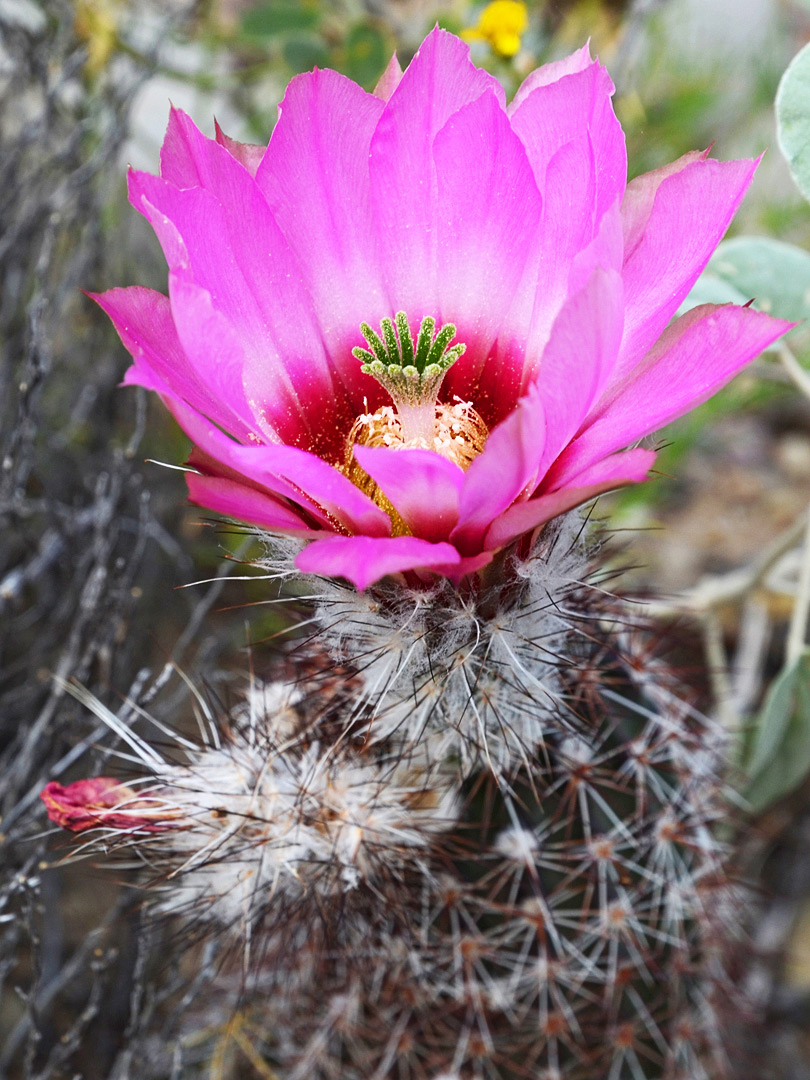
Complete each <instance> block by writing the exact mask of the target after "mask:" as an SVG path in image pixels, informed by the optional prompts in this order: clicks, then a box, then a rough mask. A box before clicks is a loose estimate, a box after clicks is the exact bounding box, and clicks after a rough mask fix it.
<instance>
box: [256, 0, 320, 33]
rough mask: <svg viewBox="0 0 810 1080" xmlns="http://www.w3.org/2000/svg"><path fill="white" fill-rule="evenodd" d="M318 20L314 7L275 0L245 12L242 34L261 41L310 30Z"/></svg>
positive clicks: (316, 10)
mask: <svg viewBox="0 0 810 1080" xmlns="http://www.w3.org/2000/svg"><path fill="white" fill-rule="evenodd" d="M318 19H319V13H318V9H317V8H316V7H310V6H308V5H306V4H300V3H290V2H288V0H286V2H283V0H275V2H271V3H268V4H258V5H257V6H256V7H253V8H250V9H249V10H248V11H246V12H245V15H244V17H243V19H242V32H243V34H244V35H245V36H246V37H248V38H257V39H259V40H262V39H264V38H270V37H276V36H277V35H279V34H289V33H291V32H295V31H301V30H310V29H311V28H312V27H313V26H315V24H316V23H317V22H318Z"/></svg>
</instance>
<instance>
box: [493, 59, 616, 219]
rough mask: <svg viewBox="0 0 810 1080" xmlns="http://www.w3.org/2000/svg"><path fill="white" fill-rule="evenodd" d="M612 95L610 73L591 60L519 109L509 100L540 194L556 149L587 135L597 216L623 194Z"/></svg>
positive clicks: (539, 91) (542, 88)
mask: <svg viewBox="0 0 810 1080" xmlns="http://www.w3.org/2000/svg"><path fill="white" fill-rule="evenodd" d="M540 70H541V71H542V70H543V69H542V68H541V69H540ZM612 94H613V83H612V82H611V80H610V76H609V75H608V73H607V71H606V70H605V69H604V68H603V67H602V65H601V64H600V63H599V62H598V61H594V62H593V63H589V64H588V66H587V67H585V68H584V69H583V70H581V71H578V72H576V73H575V74H571V75H569V76H568V77H567V78H563V79H561V80H560V81H558V82H554V83H552V84H550V85H541V86H540V87H539V88H538V89H535V90H534V91H533V92H532V93H531V94H529V95H528V96H526V97H525V99H522V100H521V103H520V105H519V106H518V107H515V104H514V103H513V112H512V115H511V119H512V126H513V127H514V129H515V132H516V133H517V135H518V136H519V137H520V139H521V141H522V142H523V144H524V146H525V147H526V153H527V154H528V157H529V161H530V162H531V166H532V169H533V170H534V175H535V178H536V180H537V184H538V187H539V188H540V191H541V193H543V191H544V187H545V183H546V170H547V168H548V166H549V163H550V162H551V159H552V158H553V157H554V155H555V154H556V153H557V151H558V150H560V149H561V148H562V147H563V146H565V145H566V143H570V142H572V141H574V140H577V139H580V138H582V137H583V136H584V135H587V136H588V137H589V139H590V143H591V146H592V148H593V156H594V167H595V174H596V178H597V185H596V197H595V206H594V210H595V213H596V217H597V219H598V218H599V217H601V215H602V214H603V213H604V211H605V210H606V209H607V208H608V207H609V206H612V205H613V204H614V203H615V202H616V200H617V198H619V197H620V196H621V195H622V193H623V192H624V188H625V184H626V182H627V152H626V150H625V143H624V132H623V131H622V128H621V124H620V123H619V121H618V120H617V119H616V115H615V113H614V112H613V103H612V101H611V96H612Z"/></svg>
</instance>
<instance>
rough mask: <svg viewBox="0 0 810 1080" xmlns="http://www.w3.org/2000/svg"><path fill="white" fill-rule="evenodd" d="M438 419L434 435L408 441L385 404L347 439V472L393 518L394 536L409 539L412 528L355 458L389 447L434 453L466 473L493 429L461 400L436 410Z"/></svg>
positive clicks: (366, 415)
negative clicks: (363, 449)
mask: <svg viewBox="0 0 810 1080" xmlns="http://www.w3.org/2000/svg"><path fill="white" fill-rule="evenodd" d="M433 411H434V420H433V432H432V437H431V435H430V434H428V435H427V437H426V436H425V435H418V436H416V437H415V438H411V439H406V438H405V437H404V432H403V430H402V424H401V422H400V418H399V416H398V415H397V412H396V410H395V409H394V408H393V406H391V405H383V407H382V408H381V409H377V411H376V412H374V413H361V414H360V416H358V417H357V419H356V420H355V422H354V423H353V424H352V426H351V429H350V431H349V434H348V436H347V438H346V452H345V463H344V466H343V472H344V473H345V474H346V476H347V477H348V478H349V479H350V480H351V482H352V483H353V484H355V485H356V486H357V487H359V488H360V490H361V491H363V492H365V494H366V495H368V496H369V498H371V499H373V500H374V502H375V503H376V504H377V505H378V506H379V507H380V508H381V509H382V510H385V512H386V513H387V514H388V515H389V517H390V518H391V524H392V526H393V535H394V536H407V535H408V534H409V531H410V530H409V529H408V527H407V525H406V524H405V522H404V521H403V520H402V518H401V517H400V515H399V514H398V513H397V511H396V509H395V508H394V506H393V505H392V503H391V502H390V500H389V499H387V498H386V497H385V495H384V494H383V492H382V491H381V490H380V488H379V486H378V485H377V484H376V483H375V481H374V480H372V479H371V477H370V476H369V475H368V473H367V472H366V471H365V469H363V468H361V466H360V465H359V463H358V462H357V459H356V458H355V456H354V448H355V446H358V445H359V446H376V447H389V448H390V449H392V450H408V449H417V450H433V451H435V452H436V453H437V454H441V455H442V457H446V458H447V459H448V460H449V461H452V462H455V464H456V465H458V466H460V467H461V468H462V469H464V470H465V471H466V470H467V469H468V468H469V467H470V465H471V464H472V462H473V461H474V460H475V459H476V458H477V457H478V455H479V454H480V453H481V451H482V450H483V449H484V444H485V443H486V441H487V436H488V434H489V430H488V428H487V425H486V424H485V423H484V421H483V420H482V419H481V417H480V416H479V415H478V413H477V412H476V411H475V409H474V408H473V407H472V404H471V403H470V402H469V401H462V400H461V399H460V398H457V399H456V400H455V401H454V402H453V403H452V404H437V405H435V406H434V407H433Z"/></svg>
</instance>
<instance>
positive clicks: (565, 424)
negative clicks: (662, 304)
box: [537, 269, 624, 474]
mask: <svg viewBox="0 0 810 1080" xmlns="http://www.w3.org/2000/svg"><path fill="white" fill-rule="evenodd" d="M623 322H624V305H623V288H622V279H621V277H620V276H619V274H618V273H617V272H616V271H615V270H601V269H597V270H595V271H594V273H593V274H592V276H591V279H590V281H589V282H588V283H587V284H586V286H585V288H584V289H582V290H581V291H580V292H579V293H576V294H574V295H573V296H570V297H569V298H568V300H566V302H565V304H564V305H563V307H562V310H561V311H560V314H559V315H558V316H557V319H556V320H555V322H554V326H553V327H552V330H551V336H550V338H549V342H548V345H547V346H546V348H545V351H544V353H543V359H542V360H541V362H540V370H539V372H538V374H537V385H538V390H539V396H540V400H541V401H542V403H543V410H544V414H545V418H546V445H545V449H544V452H543V457H542V461H541V463H540V472H541V474H542V472H543V471H544V469H545V468H547V467H548V466H549V465H550V464H551V462H553V461H554V459H555V458H556V457H557V455H558V454H559V453H560V451H561V450H562V449H563V447H564V446H566V445H567V443H568V442H569V441H570V440H571V438H572V437H573V436H574V435H575V434H576V432H577V431H578V430H579V427H580V424H581V423H582V421H583V419H584V418H585V417H586V416H587V414H588V411H589V409H590V408H591V405H592V404H593V403H594V401H595V400H596V398H597V396H598V395H599V393H600V392H601V390H602V388H603V387H604V385H605V382H606V381H607V378H608V376H609V375H610V372H611V370H612V368H613V365H614V363H615V361H616V356H617V354H618V351H619V344H620V342H621V339H622V327H623Z"/></svg>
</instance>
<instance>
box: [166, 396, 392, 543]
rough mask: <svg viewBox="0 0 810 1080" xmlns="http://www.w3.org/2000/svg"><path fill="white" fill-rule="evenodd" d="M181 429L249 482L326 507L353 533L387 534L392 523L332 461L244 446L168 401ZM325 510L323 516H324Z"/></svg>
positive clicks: (309, 506) (307, 505) (288, 450)
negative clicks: (329, 462)
mask: <svg viewBox="0 0 810 1080" xmlns="http://www.w3.org/2000/svg"><path fill="white" fill-rule="evenodd" d="M165 400H166V404H167V406H168V407H169V408H170V409H171V411H172V413H173V415H174V416H175V418H176V419H177V422H178V423H179V424H180V426H181V427H182V429H183V430H184V431H185V433H186V434H187V435H188V437H189V438H190V439H191V441H192V442H193V443H194V444H195V446H198V447H199V448H200V449H201V450H202V451H203V453H204V454H207V455H208V457H209V458H210V459H211V460H212V461H214V462H221V463H222V465H223V466H224V469H225V470H230V473H229V475H230V478H231V479H233V478H234V476H244V477H245V478H246V479H247V480H248V481H253V483H255V484H257V485H259V486H260V487H263V488H265V489H267V491H269V492H271V493H274V494H278V495H283V496H285V497H287V498H290V499H292V500H293V501H295V502H299V503H300V504H301V505H302V506H303V507H304V508H305V509H307V510H308V511H309V512H312V509H313V506H312V504H314V508H317V507H321V508H323V510H325V511H327V512H328V513H329V514H330V515H331V516H332V518H334V519H335V520H336V521H337V522H339V523H340V524H341V525H342V526H343V527H345V528H346V529H347V530H348V531H349V532H353V533H354V532H358V533H366V534H368V535H370V536H387V535H389V534H390V532H391V520H390V518H389V517H388V515H387V514H386V513H385V512H384V511H382V510H381V509H380V508H379V507H378V506H376V505H375V504H374V503H373V502H372V501H371V499H369V498H368V496H367V495H364V494H363V492H362V491H360V489H359V488H357V487H355V486H354V484H353V483H352V482H351V481H350V480H348V479H347V478H346V477H345V476H343V474H342V473H340V472H338V470H337V469H335V468H333V467H332V466H331V465H329V464H328V463H327V462H325V461H323V460H322V459H321V458H319V457H317V456H316V455H315V454H310V453H308V452H307V451H306V450H299V449H298V448H297V447H294V446H278V445H276V446H258V445H256V446H242V445H240V444H239V443H236V442H234V441H233V439H229V438H228V436H227V435H225V434H223V432H221V431H220V430H219V428H216V427H214V425H213V424H210V423H209V422H208V421H207V420H206V419H205V417H203V416H201V415H200V414H199V413H197V412H195V411H194V410H192V409H190V408H189V407H188V406H187V405H185V404H184V403H183V402H182V401H180V400H178V399H176V398H166V399H165ZM323 510H322V511H321V514H322V513H323Z"/></svg>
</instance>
